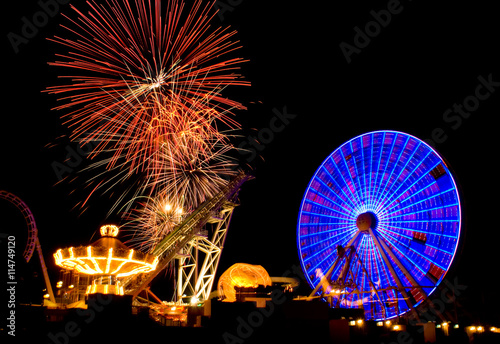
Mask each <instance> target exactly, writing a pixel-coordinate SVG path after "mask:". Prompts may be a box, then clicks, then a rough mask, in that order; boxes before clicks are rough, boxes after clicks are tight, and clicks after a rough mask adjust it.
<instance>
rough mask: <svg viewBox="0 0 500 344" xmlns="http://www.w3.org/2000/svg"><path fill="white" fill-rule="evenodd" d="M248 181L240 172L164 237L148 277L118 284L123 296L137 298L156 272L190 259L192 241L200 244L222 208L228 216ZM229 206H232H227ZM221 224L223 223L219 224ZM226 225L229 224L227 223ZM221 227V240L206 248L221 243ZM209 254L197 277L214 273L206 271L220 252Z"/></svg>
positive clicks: (144, 275)
mask: <svg viewBox="0 0 500 344" xmlns="http://www.w3.org/2000/svg"><path fill="white" fill-rule="evenodd" d="M248 179H251V176H249V175H246V174H245V173H243V172H240V173H239V174H238V175H237V176H236V177H235V178H234V179H233V180H232V181H231V182H229V183H228V185H227V186H226V187H224V188H223V189H222V190H221V191H220V192H219V193H218V194H216V195H215V196H214V197H212V198H211V199H209V200H208V201H206V202H204V203H203V204H201V205H200V206H199V207H198V209H196V210H195V211H194V212H193V213H191V214H190V215H189V216H188V217H187V218H186V219H185V220H184V221H183V222H182V223H181V224H180V225H179V226H177V227H176V228H175V229H174V230H173V231H172V232H171V233H170V234H168V235H167V236H166V237H165V238H164V239H163V240H162V241H161V242H160V243H159V244H158V245H157V246H156V247H155V249H154V250H153V252H152V253H153V254H154V255H155V256H157V257H160V260H159V262H158V265H157V267H156V270H155V271H153V272H150V273H148V274H141V275H138V276H132V277H129V278H126V279H125V280H124V281H123V282H122V283H123V285H124V289H125V294H128V295H132V296H133V297H134V298H135V297H137V296H138V295H139V293H140V292H141V291H143V290H144V289H146V288H147V287H148V285H149V284H150V283H151V282H152V281H153V279H154V278H155V277H156V276H157V275H158V274H159V273H160V271H163V270H164V269H165V268H166V267H167V266H169V264H171V263H172V262H173V261H174V260H175V259H176V258H179V257H180V258H182V257H185V258H188V257H189V256H190V254H189V252H190V251H191V250H192V245H193V242H195V243H196V242H198V243H200V245H201V243H202V241H201V239H202V238H203V237H204V236H205V235H206V234H205V233H207V230H206V229H204V228H205V227H206V226H207V225H209V224H210V223H214V221H215V223H217V222H218V221H217V217H219V216H220V214H224V212H225V211H224V209H226V208H227V209H230V210H231V211H230V213H232V208H234V203H232V202H234V200H235V199H236V198H237V195H238V192H239V189H240V187H241V185H242V184H243V183H244V182H245V181H247V180H248ZM231 204H232V206H230V205H231ZM229 218H230V217H229ZM223 223H226V222H225V221H223ZM227 224H229V222H227ZM221 228H225V230H224V231H223V232H224V233H223V237H222V241H221V240H220V238H218V236H215V237H213V238H212V239H215V241H210V244H206V247H212V246H211V245H213V246H214V247H218V245H220V244H221V243H222V244H223V243H224V238H225V231H227V225H225V226H221ZM221 233H222V232H221ZM221 233H219V232H218V231H214V235H215V234H217V235H220V234H221ZM217 243H218V244H217ZM220 249H222V246H220ZM211 251H212V250H207V252H211ZM213 251H214V252H215V253H214V254H206V255H207V257H209V258H207V259H208V260H207V264H206V268H203V267H202V269H201V272H202V273H200V274H199V275H200V276H205V275H206V276H210V275H211V274H212V275H213V274H215V270H213V273H210V271H212V267H215V268H217V263H218V255H219V256H220V252H219V253H218V254H217V253H216V251H217V250H216V249H214V250H213ZM196 252H199V249H198V250H195V251H194V254H196ZM210 257H216V260H213V259H212V260H213V262H212V263H210ZM195 261H198V260H195ZM214 263H215V265H214ZM204 265H205V263H204ZM195 271H198V269H195V270H193V274H195ZM204 271H205V272H204ZM195 277H196V279H195V280H196V281H198V278H197V275H196V274H195ZM204 280H205V277H204V278H202V279H201V280H200V283H202V282H201V281H204ZM197 283H198V282H196V283H195V284H194V290H201V289H199V287H198V288H196V284H197ZM210 283H213V277H212V282H210ZM182 284H183V283H182ZM182 284H181V285H182ZM204 285H206V287H205V289H206V288H208V284H207V283H204ZM181 295H184V294H181Z"/></svg>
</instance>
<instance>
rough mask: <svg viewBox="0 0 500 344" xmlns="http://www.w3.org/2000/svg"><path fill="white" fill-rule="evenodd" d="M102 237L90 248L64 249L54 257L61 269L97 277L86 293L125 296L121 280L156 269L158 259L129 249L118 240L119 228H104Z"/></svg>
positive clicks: (58, 251)
mask: <svg viewBox="0 0 500 344" xmlns="http://www.w3.org/2000/svg"><path fill="white" fill-rule="evenodd" d="M101 235H102V238H101V239H99V240H97V241H96V242H94V243H93V244H91V245H89V246H79V247H68V248H63V249H59V250H57V252H56V253H55V254H54V258H55V261H56V264H57V265H58V266H60V267H62V268H64V269H68V270H75V271H77V272H79V273H82V274H86V275H93V276H95V278H94V279H93V282H92V286H89V289H88V290H87V293H90V294H92V293H104V294H111V293H112V294H123V288H122V287H121V286H120V281H119V279H120V278H122V277H126V276H130V275H135V274H139V273H148V272H151V271H153V270H155V269H156V265H157V263H158V258H157V257H155V256H153V255H151V254H147V253H143V252H140V251H135V250H133V249H129V248H128V247H127V246H126V245H125V244H123V243H122V242H121V241H120V240H118V239H117V238H116V236H117V235H118V227H116V226H114V225H105V226H102V227H101Z"/></svg>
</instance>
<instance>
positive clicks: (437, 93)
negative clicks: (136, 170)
mask: <svg viewBox="0 0 500 344" xmlns="http://www.w3.org/2000/svg"><path fill="white" fill-rule="evenodd" d="M42 2H43V0H42ZM61 2H67V1H61ZM72 3H74V4H76V5H78V4H81V3H83V2H82V1H76V0H75V1H73V2H72ZM218 3H219V4H220V6H221V11H222V12H221V13H220V15H218V16H216V17H215V19H214V23H213V24H214V25H216V26H217V25H224V26H226V25H230V26H232V27H234V28H235V29H236V30H238V32H239V33H238V38H239V39H240V41H241V44H242V46H243V48H242V49H241V50H240V52H239V56H241V57H244V58H247V59H249V60H250V62H248V63H246V64H245V65H244V67H243V71H242V72H243V74H244V75H245V77H246V79H247V80H249V81H250V82H251V83H252V86H251V87H233V88H231V89H228V92H227V93H226V95H227V96H228V97H231V98H233V99H235V100H239V101H241V102H243V103H244V104H245V105H247V106H248V110H247V111H240V112H238V113H237V120H238V121H240V122H241V123H242V126H243V128H244V129H243V131H242V133H241V134H242V138H241V139H240V140H241V141H240V143H241V144H244V143H243V142H244V141H246V142H251V141H252V138H251V137H258V136H259V135H260V137H261V139H260V141H261V142H260V143H261V145H260V146H258V147H256V148H255V150H256V152H257V153H258V156H256V157H254V156H253V154H250V153H242V154H241V155H240V156H239V159H240V160H241V161H243V162H245V164H248V165H249V166H251V168H252V169H253V173H254V175H255V177H256V178H255V179H254V180H251V181H249V182H247V183H246V184H244V185H243V187H242V190H241V192H240V201H241V206H240V207H238V208H237V209H236V210H235V213H234V216H233V221H232V223H231V227H230V231H229V234H228V237H227V240H226V245H225V248H224V252H223V255H222V259H221V262H220V268H219V274H221V273H222V272H223V271H224V270H225V269H226V268H228V267H229V266H230V265H232V264H233V263H236V262H246V263H252V264H260V265H263V266H264V267H265V268H266V269H267V270H268V271H269V272H270V274H271V275H272V276H280V275H282V274H283V273H285V271H287V270H289V269H291V268H292V267H293V266H297V265H298V264H299V259H298V256H297V249H296V240H295V236H296V223H297V215H298V211H299V207H300V203H301V199H302V196H303V194H304V192H305V189H306V187H307V185H308V183H309V180H310V179H311V177H312V176H313V174H314V172H315V171H316V169H317V168H318V166H319V165H320V164H321V163H322V162H323V160H324V159H325V158H326V157H327V156H328V155H329V154H330V153H331V152H332V151H333V150H334V149H336V148H337V147H338V146H340V145H341V144H342V143H344V142H345V141H347V140H349V139H351V138H352V137H354V136H357V135H360V134H362V133H365V132H368V131H373V130H380V129H391V130H400V131H404V132H407V133H409V134H412V135H414V136H417V137H419V138H421V139H424V140H429V139H431V140H433V142H434V144H435V148H436V149H437V151H438V152H439V153H440V154H441V155H442V156H443V157H444V158H445V159H446V160H447V162H448V163H449V165H450V167H451V168H452V169H453V171H454V172H455V177H456V181H457V182H458V184H459V185H460V187H461V196H462V201H463V211H464V212H463V228H464V236H463V247H462V249H461V252H460V253H459V254H457V260H456V263H455V264H454V270H453V271H452V272H453V276H454V277H456V278H458V282H459V283H460V284H461V285H464V286H467V288H466V291H465V295H467V298H466V299H465V300H464V301H465V302H466V304H467V305H471V306H470V309H471V310H475V309H476V308H481V307H483V306H484V307H486V306H488V307H489V306H490V305H491V306H492V307H494V306H495V305H496V307H498V306H500V304H499V301H498V299H497V296H496V290H495V288H494V287H493V286H494V284H495V282H494V280H495V279H496V278H497V276H496V275H494V274H498V271H499V263H498V261H499V259H498V248H497V245H498V241H499V240H500V230H499V229H498V227H499V226H498V221H496V220H495V221H493V219H494V216H497V214H498V199H497V198H498V192H499V187H498V180H497V176H498V165H497V164H498V162H497V159H498V152H497V150H498V122H499V121H498V119H497V115H498V113H499V112H498V110H499V108H500V68H499V61H500V59H499V57H500V49H499V46H500V40H499V39H498V33H499V32H500V21H499V20H498V12H497V11H495V10H494V9H493V2H486V1H485V2H484V4H482V3H483V2H480V1H464V2H459V3H457V2H452V1H439V4H437V2H436V1H423V0H418V1H417V0H415V1H410V0H405V1H403V0H402V1H400V2H398V1H393V0H389V1H387V0H384V1H370V2H360V1H344V0H343V1H334V2H333V1H332V2H329V3H331V5H328V6H327V7H324V6H322V5H320V2H292V1H261V0H253V1H250V0H244V1H243V0H241V1H229V0H222V1H219V2H218ZM271 3H272V4H271ZM222 4H225V5H223V6H222ZM231 4H232V5H231ZM3 6H4V7H3V8H4V9H3V16H4V21H3V27H4V28H3V32H4V34H3V37H4V38H3V56H4V60H3V61H4V62H3V70H2V76H3V80H4V84H3V88H2V89H3V92H2V99H3V102H2V104H3V107H2V108H3V111H2V120H1V123H2V124H1V133H2V134H1V135H0V140H1V141H0V147H1V152H2V155H1V167H2V168H1V178H0V189H2V190H7V191H9V192H12V193H14V194H16V195H17V196H19V197H21V198H22V199H23V200H24V201H25V202H26V203H27V204H28V206H29V207H30V209H31V210H32V212H33V214H34V216H35V219H36V222H37V225H38V228H39V238H40V241H41V244H42V248H43V251H44V256H45V260H46V262H47V265H48V267H49V273H50V274H51V279H52V281H53V282H54V283H55V281H56V280H57V278H58V277H57V276H58V269H57V268H56V267H55V265H54V261H53V259H52V253H54V252H55V250H56V249H57V248H60V247H64V246H73V245H79V244H87V243H88V242H90V241H91V237H92V235H94V234H96V230H98V228H99V226H100V225H101V224H102V223H103V222H105V216H106V213H107V212H108V210H109V208H110V206H111V205H112V203H113V202H112V200H109V198H107V197H102V198H101V199H99V200H97V201H95V203H93V204H92V206H91V207H90V208H89V210H87V211H86V212H85V213H83V214H81V215H80V212H79V211H78V210H72V208H73V206H74V205H75V204H76V203H77V202H78V201H79V200H80V198H81V197H83V196H84V195H86V193H85V190H82V189H81V188H80V187H79V186H81V185H80V184H78V183H73V184H68V183H66V182H61V183H59V184H57V183H58V175H57V173H56V171H55V170H54V168H53V166H54V162H60V163H64V160H65V158H66V155H67V152H68V150H67V149H68V147H69V149H73V150H75V149H76V146H75V145H74V144H72V143H69V141H68V140H67V138H65V137H62V138H60V137H61V136H63V135H66V134H68V131H67V129H66V128H65V127H64V126H63V125H62V124H61V120H60V119H59V116H60V115H62V113H58V112H55V111H51V110H50V109H51V108H52V107H54V106H55V103H56V100H55V98H54V97H52V96H49V95H47V94H42V93H41V91H42V90H43V89H44V88H45V87H47V86H49V85H52V84H53V83H54V81H55V79H56V77H57V72H58V71H57V69H56V68H51V67H49V66H47V62H48V61H51V60H52V59H53V51H54V44H52V43H50V42H49V41H47V40H46V38H47V37H51V36H53V35H54V34H56V33H61V32H62V31H61V29H60V28H59V27H58V26H59V24H61V23H63V22H65V20H64V18H63V17H62V16H61V15H60V13H61V12H62V13H71V12H72V11H70V10H69V5H67V4H61V5H59V6H60V8H59V9H58V10H57V11H55V10H54V13H52V14H53V16H51V17H49V18H48V19H47V20H46V23H44V25H40V27H39V28H38V31H37V32H35V33H33V32H31V36H32V37H30V38H27V39H26V41H25V42H24V43H22V44H19V45H17V46H15V47H14V46H13V45H12V43H11V42H9V38H8V37H9V33H15V34H17V35H22V34H23V33H22V28H23V25H25V19H23V18H26V20H32V18H33V15H36V13H38V12H39V11H41V10H42V7H41V6H40V4H38V3H37V2H36V1H8V2H5V3H4V4H3ZM387 13H391V14H390V18H388V16H387V15H386V14H387ZM384 15H385V16H384ZM377 18H378V20H379V21H380V22H381V23H382V24H383V25H382V24H374V23H375V21H376V20H377ZM366 29H368V31H369V33H370V34H371V36H372V37H369V36H368V40H366V39H365V40H363V39H362V38H361V37H362V34H360V33H359V32H366ZM370 30H371V31H370ZM356 44H357V45H356ZM16 49H17V50H18V51H17V52H16V51H15V50H16ZM485 83H486V84H487V85H488V86H484V87H483V88H481V91H480V94H478V93H477V92H478V91H477V88H478V85H480V84H483V85H484V84H485ZM478 97H479V98H483V99H479V98H478ZM467 109H469V110H467ZM278 114H280V115H278ZM285 114H286V115H285ZM277 116H278V117H280V116H281V118H282V119H283V120H281V122H277V120H276V119H275V118H276V117H277ZM275 123H282V124H283V125H280V127H279V130H275V131H273V130H272V128H275V127H274V126H273V124H275ZM275 129H276V128H275ZM53 143H56V145H55V146H53V147H49V146H52V144H53ZM85 164H86V163H85V161H82V162H81V163H79V162H77V163H75V166H74V168H73V170H74V173H77V171H78V170H79V169H80V168H81V167H83V166H85ZM56 184H57V185H56ZM73 191H74V192H73ZM0 207H1V209H0V211H1V213H0V215H1V216H2V221H1V223H2V228H1V230H0V232H8V233H15V235H16V237H18V238H19V239H18V241H19V246H18V252H19V253H18V254H19V255H20V254H21V251H22V245H21V242H22V240H25V239H23V238H24V237H25V235H26V234H25V233H26V230H25V225H24V222H23V219H22V217H21V216H20V215H19V214H17V212H16V210H15V208H13V207H11V206H10V205H9V204H8V203H6V202H4V201H1V202H0ZM23 236H24V237H23ZM94 238H95V237H94ZM2 245H3V244H2ZM2 247H4V246H2ZM2 249H3V248H2ZM2 254H3V253H2ZM19 260H20V259H19ZM19 264H21V262H20V263H19ZM30 266H31V267H32V268H31V269H32V270H37V269H39V268H38V262H37V260H36V257H34V258H33V260H32V262H31V263H30ZM28 270H29V269H28ZM450 276H451V275H450ZM26 278H28V277H26ZM38 279H40V278H38ZM158 294H162V292H161V291H158ZM165 298H166V299H167V298H169V296H167V295H165ZM472 305H474V306H472ZM497 317H498V315H497ZM498 320H499V321H500V319H498Z"/></svg>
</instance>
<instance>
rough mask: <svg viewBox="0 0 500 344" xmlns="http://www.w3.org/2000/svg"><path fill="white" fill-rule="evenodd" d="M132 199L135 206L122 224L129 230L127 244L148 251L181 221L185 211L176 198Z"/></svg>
mask: <svg viewBox="0 0 500 344" xmlns="http://www.w3.org/2000/svg"><path fill="white" fill-rule="evenodd" d="M134 201H136V207H135V208H134V209H132V210H131V211H130V212H129V213H128V215H127V217H126V220H127V222H126V223H125V224H124V226H123V227H124V228H125V231H126V232H130V235H129V236H130V237H131V239H130V240H128V241H127V244H129V245H130V246H131V247H134V248H136V249H139V250H141V251H144V252H148V253H150V252H151V251H152V250H153V249H154V248H155V247H156V245H157V244H158V243H159V242H160V241H161V240H162V239H163V238H164V236H165V235H166V234H168V233H170V231H172V229H173V228H174V227H175V226H177V225H178V224H180V223H181V222H182V220H183V219H184V216H185V215H186V212H185V210H184V209H183V208H182V203H179V202H178V200H176V199H167V198H150V197H140V198H138V199H136V200H134ZM137 201H138V202H137ZM137 228H140V229H141V230H139V231H138V230H137Z"/></svg>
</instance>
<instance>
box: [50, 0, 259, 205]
mask: <svg viewBox="0 0 500 344" xmlns="http://www.w3.org/2000/svg"><path fill="white" fill-rule="evenodd" d="M87 4H88V6H89V11H88V13H86V14H85V13H83V12H82V11H79V10H77V9H76V8H75V7H74V6H72V8H73V10H74V11H75V12H76V13H77V15H78V19H70V18H68V20H69V21H70V23H71V24H72V27H71V28H70V27H65V29H66V30H67V33H68V34H69V35H70V36H73V38H61V37H58V36H56V37H54V38H53V39H51V40H52V41H54V42H56V43H58V44H61V45H63V46H65V47H66V48H68V49H69V51H68V53H66V54H62V55H57V56H58V58H60V60H59V61H55V62H51V63H49V64H50V65H53V66H59V67H65V68H67V69H68V70H71V71H72V72H71V75H64V76H61V78H62V79H63V80H67V81H68V82H66V83H63V84H62V85H57V86H52V87H48V88H47V90H46V92H48V93H51V94H55V95H56V96H58V98H59V100H60V101H61V103H62V104H61V105H59V106H57V107H56V108H55V109H58V110H67V111H68V112H67V113H66V114H65V115H63V118H64V120H65V124H66V125H68V127H69V128H71V130H72V133H71V139H72V140H74V141H78V142H80V143H81V144H85V143H88V142H91V141H93V142H95V143H97V146H96V147H95V148H94V150H93V152H92V153H91V158H94V157H96V156H97V155H98V154H99V153H102V152H106V153H107V154H110V155H111V157H108V158H106V159H103V160H101V161H100V162H97V163H95V164H94V165H95V166H105V168H106V170H107V171H112V170H119V171H120V172H119V173H116V175H115V177H112V178H109V180H107V181H106V182H104V183H99V188H102V187H104V185H106V187H107V188H108V189H109V188H110V185H111V186H112V185H114V184H116V183H117V182H119V181H122V180H124V179H126V178H128V177H130V176H131V175H133V174H137V173H145V177H144V178H143V180H144V182H143V183H142V185H141V190H142V191H144V190H145V189H149V194H153V190H154V189H155V188H158V187H160V186H161V187H162V188H163V189H162V193H163V194H165V197H170V196H171V194H172V193H173V192H178V191H179V188H181V189H183V190H184V192H185V194H184V195H181V197H183V196H184V198H185V199H186V200H187V201H188V202H192V205H191V206H192V207H194V206H196V205H197V204H199V203H200V202H201V201H203V200H204V199H205V198H206V197H209V196H210V195H211V194H213V192H214V189H217V187H218V186H219V184H223V183H224V179H223V178H222V177H228V176H232V175H234V172H233V169H231V168H229V167H231V163H230V162H229V160H227V157H226V153H227V152H228V151H229V150H230V149H232V146H231V145H230V144H229V141H228V139H227V137H226V136H225V135H224V134H222V133H221V132H220V131H219V129H218V125H220V124H222V125H224V126H225V127H226V128H227V129H228V130H235V129H239V124H238V123H237V122H236V121H235V120H234V119H233V113H232V111H234V110H235V109H244V106H243V105H242V104H241V103H239V102H236V101H233V100H230V99H227V98H224V97H223V96H221V91H222V90H223V89H224V88H225V87H227V86H229V85H249V83H248V82H246V81H244V80H242V79H241V75H239V74H238V73H237V70H238V69H239V64H240V63H242V62H244V60H243V59H241V58H229V57H227V58H226V56H228V54H229V53H232V52H233V51H234V50H236V49H238V48H239V46H238V42H233V41H231V38H232V37H233V36H234V35H235V34H236V32H235V31H229V30H228V29H227V28H215V29H212V28H211V27H210V25H209V22H210V21H211V20H212V18H213V16H214V15H215V13H213V14H211V13H210V12H211V7H212V4H208V5H204V6H202V1H201V0H196V1H195V2H194V4H193V5H192V6H191V7H190V8H189V9H188V10H187V11H186V10H185V8H184V7H185V5H184V3H182V2H180V3H179V2H177V1H174V0H170V1H168V2H167V5H166V9H165V11H164V12H163V11H162V9H161V6H160V4H161V1H158V0H150V1H148V0H136V1H128V0H125V1H118V0H109V1H107V2H105V3H104V4H97V3H96V2H94V1H88V2H87ZM162 13H165V15H164V16H162ZM217 123H219V124H217ZM214 162H215V163H214ZM221 173H222V176H221V175H220V174H221ZM186 176H187V178H186ZM165 185H168V186H169V188H170V189H168V188H167V189H165ZM97 189H98V188H94V189H93V191H92V193H93V192H95V191H96V190H97ZM206 192H208V194H207V193H206ZM188 199H189V200H188ZM191 199H192V201H191Z"/></svg>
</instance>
